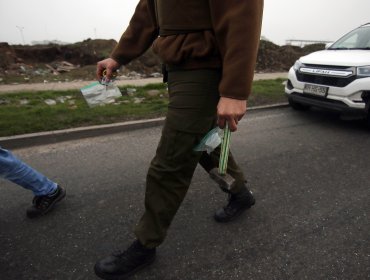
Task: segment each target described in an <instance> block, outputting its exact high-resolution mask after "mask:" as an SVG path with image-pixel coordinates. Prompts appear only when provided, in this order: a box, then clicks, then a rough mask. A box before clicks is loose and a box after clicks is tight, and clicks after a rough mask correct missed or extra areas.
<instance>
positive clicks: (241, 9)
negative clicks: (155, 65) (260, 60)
mask: <svg viewBox="0 0 370 280" xmlns="http://www.w3.org/2000/svg"><path fill="white" fill-rule="evenodd" d="M154 1H155V0H140V2H139V4H138V5H137V7H136V10H135V13H134V15H133V17H132V18H131V21H130V24H129V26H128V28H127V29H126V31H125V32H124V33H123V35H122V37H121V39H120V41H119V43H118V45H117V46H116V47H115V49H114V50H113V52H112V54H111V57H112V58H113V59H115V60H116V61H118V62H119V63H121V64H123V65H124V64H127V63H129V62H130V61H131V60H132V59H134V58H136V57H138V56H140V55H141V54H143V53H144V52H145V51H146V50H147V49H148V48H149V47H150V46H153V50H154V52H155V53H156V54H157V55H158V56H159V57H160V58H161V59H162V61H163V62H164V63H166V64H169V65H170V66H175V67H178V68H182V69H201V68H222V79H221V82H220V85H219V91H220V95H221V96H223V97H229V98H234V99H241V100H243V99H247V98H248V96H249V94H250V93H251V88H252V81H253V74H254V68H255V64H256V58H257V51H258V44H259V40H260V33H261V24H262V13H263V0H209V7H210V10H211V19H212V27H213V30H204V31H200V32H194V33H188V34H178V35H170V36H158V34H159V29H158V24H157V21H156V13H155V7H154ZM185 1H186V0H185Z"/></svg>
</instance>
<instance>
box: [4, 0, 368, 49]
mask: <svg viewBox="0 0 370 280" xmlns="http://www.w3.org/2000/svg"><path fill="white" fill-rule="evenodd" d="M184 1H186V0H184ZM225 1H227V0H225ZM240 1H248V0H240ZM138 2H139V0H99V1H98V0H63V1H54V0H0V42H8V43H10V44H22V43H23V41H24V42H25V43H26V44H30V43H31V42H32V41H42V40H59V41H63V42H69V43H74V42H79V41H82V40H84V39H87V38H92V39H95V38H99V39H100V38H102V39H115V40H118V39H119V38H120V36H121V34H122V32H123V31H124V29H125V28H126V27H127V25H128V22H129V20H130V17H131V15H132V13H133V11H134V9H135V6H136V4H137V3H138ZM369 11H370V0H351V1H348V0H282V1H278V0H265V12H264V19H263V26H262V35H263V36H265V37H266V38H267V39H269V40H270V41H272V42H274V43H276V44H279V45H283V44H285V40H287V39H297V40H322V41H333V40H336V39H338V37H340V36H342V35H343V34H344V33H346V32H348V31H350V30H351V29H353V28H355V27H357V26H359V25H361V24H364V23H367V22H370V13H369Z"/></svg>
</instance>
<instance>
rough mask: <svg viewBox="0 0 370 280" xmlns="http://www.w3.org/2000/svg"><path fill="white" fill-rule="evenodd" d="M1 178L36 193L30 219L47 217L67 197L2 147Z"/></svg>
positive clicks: (29, 215) (0, 154)
mask: <svg viewBox="0 0 370 280" xmlns="http://www.w3.org/2000/svg"><path fill="white" fill-rule="evenodd" d="M0 177H2V178H5V179H7V180H9V181H11V182H13V183H15V184H17V185H19V186H21V187H23V188H25V189H28V190H31V191H32V192H33V193H34V195H35V197H34V198H33V201H32V206H31V207H29V208H28V209H27V217H28V218H37V217H40V216H42V215H45V214H46V213H48V212H49V211H50V210H52V209H53V208H54V206H55V204H56V203H57V202H59V201H61V200H62V199H63V198H64V197H65V195H66V191H65V189H64V188H62V187H61V186H59V185H58V184H57V183H55V182H53V181H51V180H50V179H48V178H47V177H46V176H44V175H43V174H41V173H40V172H38V171H36V170H35V169H33V168H32V167H30V166H29V165H27V164H26V163H24V162H23V161H21V160H20V159H18V158H17V157H16V156H14V155H13V154H12V153H11V152H10V151H8V150H6V149H3V148H1V147H0Z"/></svg>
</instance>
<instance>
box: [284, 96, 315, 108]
mask: <svg viewBox="0 0 370 280" xmlns="http://www.w3.org/2000/svg"><path fill="white" fill-rule="evenodd" d="M288 102H289V105H290V107H292V108H293V109H294V110H297V111H307V110H308V109H310V106H309V105H304V104H301V103H298V102H295V101H293V100H292V99H290V98H288Z"/></svg>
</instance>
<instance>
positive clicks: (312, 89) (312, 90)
mask: <svg viewBox="0 0 370 280" xmlns="http://www.w3.org/2000/svg"><path fill="white" fill-rule="evenodd" d="M328 89H329V88H328V87H323V86H317V85H311V84H305V85H304V88H303V93H308V94H313V95H317V96H323V97H326V94H327V93H328Z"/></svg>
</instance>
